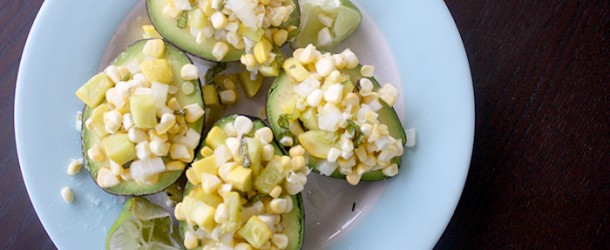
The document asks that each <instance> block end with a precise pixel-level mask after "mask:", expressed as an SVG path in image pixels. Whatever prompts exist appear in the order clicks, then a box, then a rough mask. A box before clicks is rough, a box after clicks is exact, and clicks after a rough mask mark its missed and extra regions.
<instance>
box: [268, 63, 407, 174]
mask: <svg viewBox="0 0 610 250" xmlns="http://www.w3.org/2000/svg"><path fill="white" fill-rule="evenodd" d="M361 67H362V66H361V65H358V67H355V68H353V69H351V70H341V71H342V73H347V74H349V75H350V78H351V79H361V78H363V76H362V75H361V74H360V68H361ZM368 79H369V80H371V82H373V86H374V88H373V90H375V91H376V90H377V89H379V88H380V87H381V86H380V85H379V82H377V80H375V78H374V77H368ZM293 85H294V84H293V83H292V82H291V80H290V77H289V76H288V75H287V74H286V72H285V71H283V70H282V71H281V72H280V75H279V76H278V77H277V78H276V79H275V81H274V82H273V84H272V85H271V88H270V89H269V94H268V97H267V104H266V110H267V120H268V121H269V124H270V127H271V130H273V133H274V134H275V137H276V138H277V137H278V136H280V131H281V128H280V125H279V123H278V120H279V118H280V116H281V115H282V114H283V112H284V111H283V110H282V107H283V105H282V104H284V103H286V102H287V100H295V99H296V96H297V93H295V92H294V91H293ZM381 103H382V105H383V107H382V108H381V109H380V110H379V111H378V113H379V118H378V119H379V121H380V122H381V123H382V124H385V125H386V126H388V130H389V132H390V135H392V137H394V138H397V139H400V140H401V141H402V144H403V145H404V144H405V143H406V142H407V136H406V134H405V130H404V129H403V126H402V124H401V122H400V118H398V115H397V114H396V111H395V110H394V108H392V107H391V106H388V105H387V104H386V103H385V102H381ZM297 140H298V139H297ZM318 141H319V142H323V141H325V140H323V139H322V138H321V140H318ZM305 155H306V157H307V159H308V166H309V167H310V168H311V169H312V170H313V171H314V172H318V170H317V166H318V164H319V163H320V162H321V161H323V160H324V159H320V158H317V157H314V156H313V155H311V154H309V153H306V154H305ZM392 162H393V163H396V165H398V167H400V157H395V158H394V159H392ZM330 176H331V177H334V178H340V179H345V175H343V174H341V173H340V172H339V170H335V172H333V173H332V174H331V175H330ZM387 178H389V177H388V176H385V175H384V174H383V172H381V170H375V171H371V172H367V173H365V174H363V175H362V178H361V180H363V181H379V180H383V179H387Z"/></svg>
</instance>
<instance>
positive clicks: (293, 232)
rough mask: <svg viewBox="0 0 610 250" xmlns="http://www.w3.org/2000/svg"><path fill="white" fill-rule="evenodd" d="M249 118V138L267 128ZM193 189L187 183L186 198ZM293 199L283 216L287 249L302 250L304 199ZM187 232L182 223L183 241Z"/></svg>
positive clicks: (228, 119) (277, 149)
mask: <svg viewBox="0 0 610 250" xmlns="http://www.w3.org/2000/svg"><path fill="white" fill-rule="evenodd" d="M236 117H237V115H230V116H226V117H223V118H221V119H220V120H218V121H217V122H216V123H215V124H214V126H219V127H221V128H224V126H225V125H226V124H227V123H230V122H233V121H235V118H236ZM249 118H250V119H252V121H253V122H254V126H253V128H252V132H250V134H248V136H253V135H254V131H256V130H257V129H259V128H262V127H265V126H267V125H266V124H265V123H264V122H263V121H262V120H260V119H258V118H254V117H249ZM205 145H206V144H205V139H204V140H201V144H200V145H199V148H203V147H204V146H205ZM273 146H274V147H275V154H276V155H283V153H282V150H281V149H280V147H279V146H278V145H277V143H275V142H273ZM201 158H203V156H202V155H201V153H197V156H196V159H195V161H197V160H199V159H201ZM193 188H194V186H193V184H191V183H190V182H187V183H186V187H185V188H184V195H185V196H186V195H188V194H190V192H191V191H192V190H193ZM291 198H292V204H294V206H293V209H292V211H290V212H289V213H286V214H283V215H282V225H283V227H284V233H285V234H286V235H287V236H288V247H287V248H286V249H288V250H296V249H301V245H302V243H303V233H304V230H305V228H304V227H305V210H304V209H303V199H302V197H301V194H300V193H299V194H297V195H293V196H291ZM186 230H188V224H187V223H186V222H185V221H180V236H181V237H182V238H183V239H184V234H185V233H186ZM196 249H201V246H199V247H197V248H196Z"/></svg>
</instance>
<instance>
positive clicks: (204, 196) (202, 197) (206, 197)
mask: <svg viewBox="0 0 610 250" xmlns="http://www.w3.org/2000/svg"><path fill="white" fill-rule="evenodd" d="M189 196H190V197H193V198H195V199H197V200H199V201H202V202H203V203H205V204H208V205H210V206H212V207H217V206H218V204H220V203H222V197H220V196H219V195H217V194H208V193H206V192H204V191H203V189H202V188H201V187H197V188H195V189H193V190H192V191H191V192H190V193H189Z"/></svg>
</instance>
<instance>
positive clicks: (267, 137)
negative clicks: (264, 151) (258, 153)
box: [254, 127, 273, 144]
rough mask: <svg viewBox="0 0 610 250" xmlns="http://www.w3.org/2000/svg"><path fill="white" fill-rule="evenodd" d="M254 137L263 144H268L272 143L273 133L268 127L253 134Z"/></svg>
mask: <svg viewBox="0 0 610 250" xmlns="http://www.w3.org/2000/svg"><path fill="white" fill-rule="evenodd" d="M254 137H255V138H256V139H258V140H259V141H260V142H261V143H263V144H269V143H270V142H271V141H273V132H272V131H271V129H270V128H269V127H262V128H259V129H257V130H256V132H254Z"/></svg>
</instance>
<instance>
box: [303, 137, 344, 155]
mask: <svg viewBox="0 0 610 250" xmlns="http://www.w3.org/2000/svg"><path fill="white" fill-rule="evenodd" d="M299 142H300V143H301V146H303V148H305V151H306V152H307V153H310V154H311V155H313V156H315V157H318V158H322V159H326V156H328V151H330V149H331V148H340V147H339V146H338V145H337V143H336V142H335V141H334V140H333V134H332V133H329V132H326V131H323V130H309V131H307V132H305V133H302V134H300V135H299Z"/></svg>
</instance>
